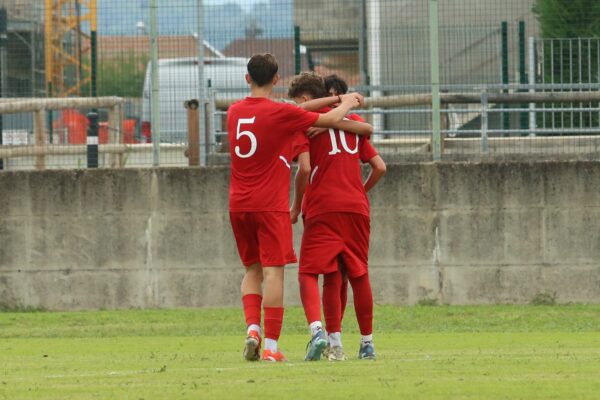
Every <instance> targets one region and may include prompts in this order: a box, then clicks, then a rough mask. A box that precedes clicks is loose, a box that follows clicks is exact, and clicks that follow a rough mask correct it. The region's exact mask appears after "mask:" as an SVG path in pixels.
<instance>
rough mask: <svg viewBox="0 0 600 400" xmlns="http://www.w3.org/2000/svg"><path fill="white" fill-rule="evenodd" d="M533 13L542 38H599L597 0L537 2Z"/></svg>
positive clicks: (599, 6)
mask: <svg viewBox="0 0 600 400" xmlns="http://www.w3.org/2000/svg"><path fill="white" fill-rule="evenodd" d="M533 12H534V13H535V14H536V15H537V17H538V21H539V22H540V28H541V32H542V36H543V37H544V38H592V37H599V36H600V1H598V0H537V1H536V4H535V6H534V7H533Z"/></svg>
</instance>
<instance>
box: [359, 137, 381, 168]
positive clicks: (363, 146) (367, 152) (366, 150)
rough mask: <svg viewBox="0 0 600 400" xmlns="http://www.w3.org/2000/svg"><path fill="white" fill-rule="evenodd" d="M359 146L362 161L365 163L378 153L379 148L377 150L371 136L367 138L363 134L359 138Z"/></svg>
mask: <svg viewBox="0 0 600 400" xmlns="http://www.w3.org/2000/svg"><path fill="white" fill-rule="evenodd" d="M358 148H359V156H360V161H362V162H363V163H367V162H369V160H370V159H371V158H373V157H375V156H376V155H378V153H377V150H375V147H373V145H372V144H371V141H370V140H369V138H366V137H364V136H361V138H360V139H359V142H358Z"/></svg>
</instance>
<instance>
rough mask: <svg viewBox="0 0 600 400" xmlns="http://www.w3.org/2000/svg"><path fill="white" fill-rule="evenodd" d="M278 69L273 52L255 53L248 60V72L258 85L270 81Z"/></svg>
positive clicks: (263, 84)
mask: <svg viewBox="0 0 600 400" xmlns="http://www.w3.org/2000/svg"><path fill="white" fill-rule="evenodd" d="M278 69H279V66H278V65H277V59H276V58H275V56H274V55H273V54H269V53H266V54H255V55H253V56H252V58H250V61H248V74H250V78H251V79H252V82H254V83H256V84H257V85H258V86H265V85H267V84H269V83H271V81H272V80H273V78H274V77H275V75H276V74H277V70H278Z"/></svg>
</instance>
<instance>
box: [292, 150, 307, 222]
mask: <svg viewBox="0 0 600 400" xmlns="http://www.w3.org/2000/svg"><path fill="white" fill-rule="evenodd" d="M309 176H310V154H309V153H308V152H307V151H305V152H302V153H300V154H299V155H298V172H296V179H295V182H294V187H295V188H294V200H293V202H292V207H291V208H290V217H291V219H292V224H295V223H296V222H298V216H299V215H300V210H301V208H302V198H303V197H304V192H306V186H307V185H308V177H309Z"/></svg>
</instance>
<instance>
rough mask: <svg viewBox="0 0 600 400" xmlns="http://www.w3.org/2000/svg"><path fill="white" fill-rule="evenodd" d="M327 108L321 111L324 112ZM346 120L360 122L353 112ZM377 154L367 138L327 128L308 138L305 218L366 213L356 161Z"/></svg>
mask: <svg viewBox="0 0 600 400" xmlns="http://www.w3.org/2000/svg"><path fill="white" fill-rule="evenodd" d="M326 111H327V110H321V112H326ZM348 118H349V119H352V120H355V121H360V122H362V121H363V119H362V118H360V117H359V116H358V115H356V114H353V115H349V116H348ZM376 155H377V151H376V150H375V148H374V147H373V145H371V142H370V141H369V139H368V137H366V136H360V137H359V136H357V135H356V134H354V133H351V132H344V131H339V130H337V129H329V131H328V132H323V133H321V134H319V135H318V136H316V137H315V138H313V139H311V140H310V166H311V172H310V178H309V184H308V188H307V189H306V193H305V195H304V201H303V205H302V214H303V215H304V217H305V218H311V217H314V216H315V215H319V214H323V213H328V212H353V213H358V214H363V215H366V216H369V199H368V198H367V193H366V192H365V188H364V186H363V182H362V174H361V170H360V162H359V160H360V161H362V162H363V163H365V162H368V161H369V160H370V159H371V158H373V157H375V156H376Z"/></svg>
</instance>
